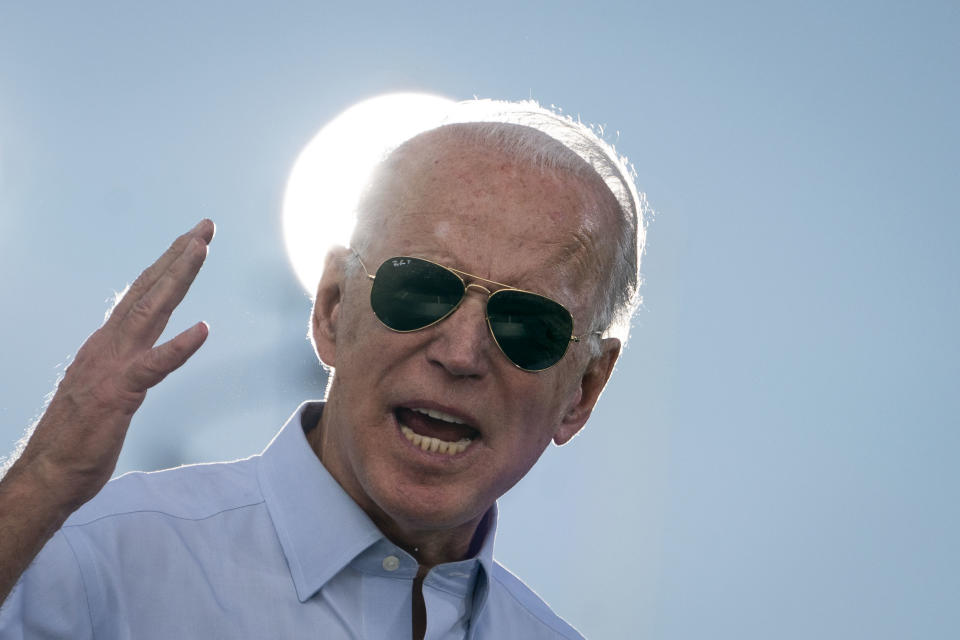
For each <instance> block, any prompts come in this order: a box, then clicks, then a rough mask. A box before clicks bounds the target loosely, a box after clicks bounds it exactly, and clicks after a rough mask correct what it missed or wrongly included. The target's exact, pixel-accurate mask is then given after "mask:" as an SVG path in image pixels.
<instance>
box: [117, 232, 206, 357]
mask: <svg viewBox="0 0 960 640" xmlns="http://www.w3.org/2000/svg"><path fill="white" fill-rule="evenodd" d="M206 257H207V245H206V244H205V243H204V242H203V241H202V240H200V239H198V238H191V239H190V241H189V242H188V243H187V246H186V247H185V248H184V250H183V252H182V253H181V254H180V255H179V256H178V257H177V259H176V260H174V261H173V262H172V263H171V264H170V266H169V267H168V268H167V269H166V270H165V271H164V272H163V273H162V274H160V277H159V278H157V280H156V282H154V283H153V286H152V287H150V290H149V291H147V292H146V293H145V294H143V295H142V296H141V297H140V298H139V299H138V300H136V301H134V303H133V305H132V306H131V307H130V310H129V311H128V312H127V315H126V316H125V317H124V318H123V319H122V321H121V324H120V326H119V329H120V331H119V339H120V343H121V346H123V347H127V346H140V347H150V346H153V343H154V342H156V340H157V338H159V337H160V334H161V333H163V329H164V327H166V326H167V321H168V320H169V319H170V314H171V313H173V310H174V309H175V308H176V307H177V305H178V304H180V302H181V301H182V300H183V297H184V296H185V295H186V294H187V291H188V290H189V289H190V285H191V284H193V281H194V279H195V278H196V277H197V273H198V272H199V271H200V267H201V266H203V262H204V260H205V259H206Z"/></svg>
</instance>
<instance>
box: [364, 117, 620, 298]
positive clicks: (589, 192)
mask: <svg viewBox="0 0 960 640" xmlns="http://www.w3.org/2000/svg"><path fill="white" fill-rule="evenodd" d="M597 180H598V181H599V177H597ZM600 184H601V185H602V182H601V183H600ZM596 190H597V185H596V184H591V183H590V181H589V175H588V176H587V177H584V176H581V175H576V174H573V173H571V172H568V171H559V170H547V169H543V168H541V167H538V166H535V165H534V164H533V163H532V162H530V161H526V160H518V159H516V158H515V157H511V156H510V155H508V154H507V153H505V152H503V151H501V150H499V149H497V148H494V147H492V146H489V145H478V144H477V143H476V141H474V140H469V139H463V138H461V137H458V136H457V135H456V132H450V131H446V132H444V131H435V132H430V133H428V134H425V135H424V136H420V137H418V138H415V139H414V140H413V141H411V142H409V143H407V144H406V145H404V146H403V147H401V148H400V149H399V150H398V151H397V152H395V153H394V155H393V156H392V157H391V158H390V159H389V160H388V161H387V162H386V163H385V164H384V167H383V168H382V170H381V172H380V175H379V176H378V179H377V182H376V187H375V189H374V190H372V191H371V196H370V197H368V198H367V200H366V202H365V207H366V210H365V211H364V215H369V216H371V217H372V218H373V220H375V222H374V224H372V225H371V230H370V236H371V237H370V239H369V240H370V242H369V243H368V244H367V246H368V247H369V249H370V250H373V251H374V252H375V253H376V257H377V258H379V259H382V258H384V257H387V255H386V254H391V255H396V254H397V253H400V252H404V253H408V254H412V255H417V256H422V257H427V258H430V259H434V260H436V261H438V262H442V263H444V264H448V265H449V266H453V267H456V268H460V269H463V270H464V271H468V272H470V273H474V274H476V275H480V276H482V277H485V278H490V279H492V280H497V281H500V282H507V283H510V284H512V285H514V286H523V287H524V288H532V287H531V284H532V283H534V282H540V283H542V282H543V281H544V279H545V278H547V279H553V278H554V277H557V280H558V282H563V283H564V284H565V285H572V284H573V283H575V282H576V283H579V282H580V281H583V280H593V279H594V278H596V277H599V276H600V274H601V273H602V272H603V271H604V270H605V264H604V263H605V255H606V253H607V251H605V240H606V236H605V235H604V233H605V231H606V229H609V224H607V223H606V222H607V221H605V220H604V217H603V211H602V207H601V206H600V204H599V202H598V201H599V200H600V198H598V197H597V195H596ZM606 234H607V235H609V232H608V231H606ZM535 290H536V289H535ZM539 290H541V291H542V287H540V289H539Z"/></svg>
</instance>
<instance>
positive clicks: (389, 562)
mask: <svg viewBox="0 0 960 640" xmlns="http://www.w3.org/2000/svg"><path fill="white" fill-rule="evenodd" d="M382 564H383V568H384V569H386V570H387V571H396V570H397V569H399V568H400V558H398V557H397V556H387V557H386V558H384V559H383V563H382Z"/></svg>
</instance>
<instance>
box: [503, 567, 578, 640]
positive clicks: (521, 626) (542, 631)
mask: <svg viewBox="0 0 960 640" xmlns="http://www.w3.org/2000/svg"><path fill="white" fill-rule="evenodd" d="M487 597H488V601H487V610H488V611H489V613H490V614H491V616H492V617H493V619H496V620H498V621H499V622H504V621H506V620H508V619H509V620H510V621H511V622H510V629H509V632H510V633H507V634H506V635H505V636H504V637H524V638H566V639H570V640H582V639H583V636H582V635H581V634H580V632H579V631H577V630H576V629H574V628H573V627H572V626H570V624H568V623H567V622H566V621H565V620H564V619H563V618H561V617H560V616H558V615H557V614H556V613H554V612H553V610H552V609H551V608H550V606H549V605H548V604H547V603H546V602H544V601H543V599H541V598H540V596H538V595H537V594H536V592H534V591H533V589H531V588H530V587H528V586H527V585H526V584H524V582H523V581H522V580H521V579H520V578H518V577H517V576H515V575H514V574H512V573H510V571H509V570H508V569H507V568H506V567H504V566H503V565H501V564H500V563H499V562H494V563H493V575H491V576H490V591H489V594H488V596H487ZM504 631H505V632H506V631H508V630H507V629H504ZM517 633H519V634H520V635H516V634H517ZM511 634H512V635H511Z"/></svg>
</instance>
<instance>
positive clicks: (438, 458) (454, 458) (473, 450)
mask: <svg viewBox="0 0 960 640" xmlns="http://www.w3.org/2000/svg"><path fill="white" fill-rule="evenodd" d="M400 408H406V409H412V408H418V409H433V410H434V411H442V412H444V413H447V414H450V415H451V416H454V417H455V418H457V419H458V420H463V421H464V422H465V423H467V424H468V425H469V426H470V427H471V428H473V429H474V430H475V431H476V432H477V436H476V437H475V438H474V439H473V440H474V441H473V443H472V444H471V445H470V446H469V447H467V448H466V450H464V451H461V452H460V453H455V454H449V453H440V452H439V451H424V450H423V449H422V448H420V447H418V446H416V445H414V444H413V443H412V442H410V441H409V440H407V437H406V436H405V435H403V432H402V431H401V430H400V421H399V420H397V413H396V411H397V409H400ZM390 417H391V419H392V420H393V426H394V431H395V432H396V435H397V438H399V439H400V442H402V443H403V446H404V448H405V449H406V450H408V451H409V452H410V453H411V455H413V456H415V457H416V458H417V459H418V460H419V461H420V464H423V463H424V462H428V463H429V464H430V465H431V466H435V467H436V468H437V469H441V468H442V469H445V470H447V471H452V470H453V469H451V466H455V467H460V466H461V465H463V464H465V463H466V462H468V459H469V458H472V457H474V456H475V455H477V454H478V453H479V449H480V441H481V440H482V439H483V433H482V432H481V431H480V429H477V427H476V419H475V418H473V416H471V415H470V414H469V413H466V412H465V411H463V410H462V409H456V408H453V407H450V406H448V405H444V404H441V403H438V402H433V401H430V400H411V401H409V402H401V403H398V404H396V405H394V407H393V409H392V410H391V411H390Z"/></svg>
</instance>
